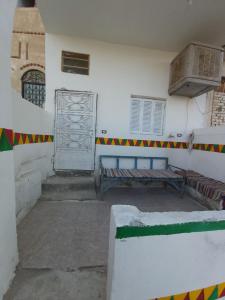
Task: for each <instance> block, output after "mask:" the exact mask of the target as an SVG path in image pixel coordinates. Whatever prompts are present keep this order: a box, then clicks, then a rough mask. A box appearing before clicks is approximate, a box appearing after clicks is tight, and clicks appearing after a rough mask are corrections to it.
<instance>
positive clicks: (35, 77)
mask: <svg viewBox="0 0 225 300" xmlns="http://www.w3.org/2000/svg"><path fill="white" fill-rule="evenodd" d="M22 97H23V98H24V99H26V100H28V101H29V102H31V103H33V104H35V105H37V106H39V107H42V108H43V107H44V102H45V74H44V73H43V72H41V71H38V70H30V71H28V72H26V73H25V74H24V75H23V77H22Z"/></svg>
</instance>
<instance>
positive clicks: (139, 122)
mask: <svg viewBox="0 0 225 300" xmlns="http://www.w3.org/2000/svg"><path fill="white" fill-rule="evenodd" d="M165 105H166V101H165V100H158V99H154V98H149V97H143V96H132V98H131V112H130V132H131V133H137V134H152V135H162V134H163V129H164V128H163V126H164V115H165Z"/></svg>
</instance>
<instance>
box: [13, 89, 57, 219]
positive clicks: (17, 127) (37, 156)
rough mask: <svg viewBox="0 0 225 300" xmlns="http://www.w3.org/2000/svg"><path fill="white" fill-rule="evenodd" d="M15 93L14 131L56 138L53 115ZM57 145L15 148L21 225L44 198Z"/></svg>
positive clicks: (29, 145) (17, 200) (17, 211)
mask: <svg viewBox="0 0 225 300" xmlns="http://www.w3.org/2000/svg"><path fill="white" fill-rule="evenodd" d="M12 93H13V125H14V131H15V132H19V133H29V134H31V133H32V134H53V126H52V124H53V115H51V114H50V113H48V112H46V111H44V110H43V109H41V108H39V107H38V106H36V105H34V104H32V103H30V102H28V101H26V100H24V99H22V98H21V97H20V95H19V94H17V93H16V92H15V91H12ZM53 152H54V144H53V143H37V144H26V145H17V146H15V147H14V158H15V180H16V215H17V222H19V221H20V220H21V218H23V217H24V216H25V214H26V213H27V212H28V211H29V210H30V208H31V207H32V206H33V205H34V204H35V203H36V201H37V200H38V199H39V198H40V196H41V183H42V181H43V180H44V179H45V178H46V177H47V176H49V175H52V173H53V171H52V156H53Z"/></svg>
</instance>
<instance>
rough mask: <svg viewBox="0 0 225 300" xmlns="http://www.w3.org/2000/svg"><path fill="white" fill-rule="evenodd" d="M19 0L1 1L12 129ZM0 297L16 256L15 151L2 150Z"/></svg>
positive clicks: (0, 124)
mask: <svg viewBox="0 0 225 300" xmlns="http://www.w3.org/2000/svg"><path fill="white" fill-rule="evenodd" d="M15 7H16V0H9V1H0V28H1V30H0V44H1V47H0V58H1V60H0V105H1V109H0V128H9V129H12V99H11V81H10V44H11V32H12V25H13V15H14V12H15ZM0 166H1V167H0V299H2V296H3V294H4V293H5V292H6V290H7V288H8V286H9V283H10V280H11V279H12V278H13V274H14V270H15V266H16V264H17V261H18V257H17V237H16V218H15V184H14V158H13V151H5V152H0Z"/></svg>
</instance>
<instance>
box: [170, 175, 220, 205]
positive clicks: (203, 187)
mask: <svg viewBox="0 0 225 300" xmlns="http://www.w3.org/2000/svg"><path fill="white" fill-rule="evenodd" d="M176 173H177V174H179V175H182V176H183V177H184V179H185V183H186V184H187V185H189V186H190V187H192V188H193V189H195V190H196V191H197V192H199V193H200V194H202V195H203V196H205V197H207V198H208V199H210V200H211V201H214V202H216V204H217V207H218V209H225V183H223V182H221V181H218V180H215V179H213V178H209V177H206V176H204V175H202V174H200V173H197V172H195V171H192V170H187V171H176Z"/></svg>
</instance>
